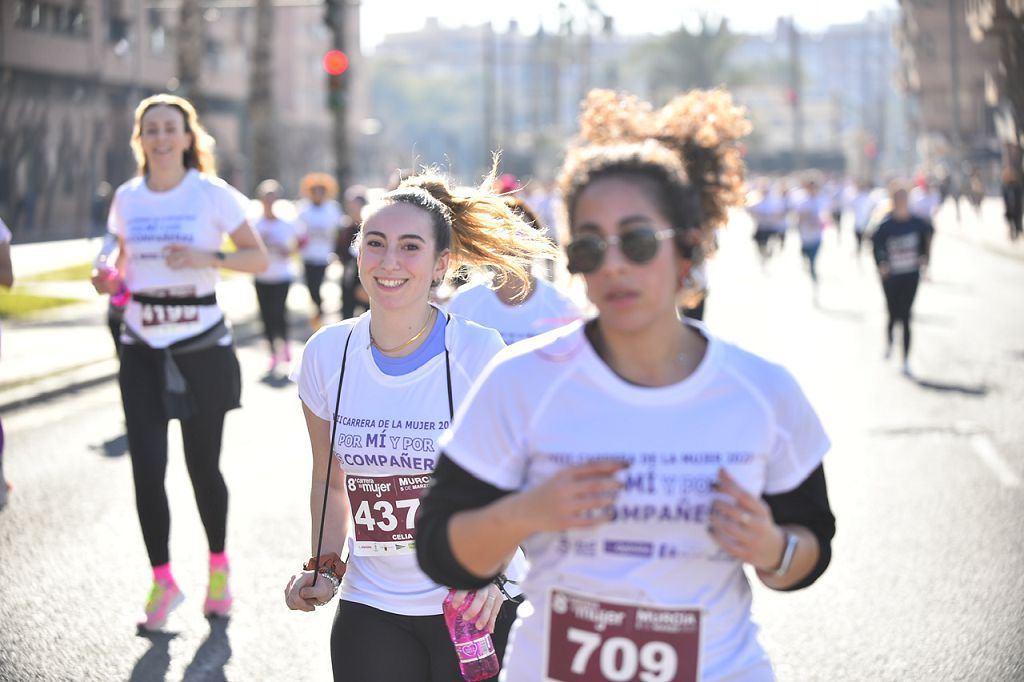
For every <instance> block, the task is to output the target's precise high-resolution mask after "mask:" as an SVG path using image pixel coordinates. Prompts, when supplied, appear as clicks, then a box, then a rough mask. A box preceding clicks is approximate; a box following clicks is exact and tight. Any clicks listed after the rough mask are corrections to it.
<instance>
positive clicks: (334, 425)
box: [311, 332, 352, 587]
mask: <svg viewBox="0 0 1024 682" xmlns="http://www.w3.org/2000/svg"><path fill="white" fill-rule="evenodd" d="M351 340H352V332H349V333H348V336H347V337H345V350H344V351H342V353H341V375H340V376H339V377H338V395H337V397H335V399H334V418H333V419H332V420H331V442H330V444H329V446H328V448H327V481H326V482H325V483H324V503H323V506H321V507H320V531H319V532H318V533H317V538H316V563H315V564H314V565H313V584H312V585H311V587H315V586H316V577H317V576H318V575H319V574H320V550H321V549H323V546H324V520H325V519H326V518H327V494H328V493H329V492H330V490H331V469H332V465H333V464H334V439H335V438H336V437H337V435H338V411H339V408H340V407H341V384H342V383H343V382H344V381H345V364H346V363H347V362H348V343H349V341H351Z"/></svg>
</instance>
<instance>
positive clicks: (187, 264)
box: [164, 244, 217, 270]
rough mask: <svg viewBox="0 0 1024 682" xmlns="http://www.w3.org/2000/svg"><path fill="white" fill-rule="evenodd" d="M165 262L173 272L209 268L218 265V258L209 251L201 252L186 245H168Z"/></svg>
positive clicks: (165, 249) (165, 248)
mask: <svg viewBox="0 0 1024 682" xmlns="http://www.w3.org/2000/svg"><path fill="white" fill-rule="evenodd" d="M164 262H165V263H167V267H169V268H170V269H171V270H184V269H185V268H208V267H210V266H212V265H215V264H216V263H217V257H216V255H215V254H213V253H211V252H209V251H199V250H198V249H193V248H192V247H191V246H186V245H185V244H168V245H167V246H165V247H164Z"/></svg>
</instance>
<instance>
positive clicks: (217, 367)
mask: <svg viewBox="0 0 1024 682" xmlns="http://www.w3.org/2000/svg"><path fill="white" fill-rule="evenodd" d="M176 362H177V364H178V367H179V369H180V370H181V373H182V375H184V377H185V380H186V382H187V383H188V386H189V391H190V393H192V394H193V396H194V397H195V399H196V404H197V413H196V414H195V416H193V417H191V418H189V419H183V420H181V436H182V441H183V443H184V449H185V464H186V466H187V468H188V474H189V477H190V478H191V479H192V489H193V491H194V492H195V498H196V504H197V505H198V507H199V517H200V519H201V520H202V522H203V527H204V528H205V529H206V537H207V541H208V543H209V547H210V551H211V552H223V551H224V540H225V535H226V530H227V514H228V489H227V485H226V484H225V483H224V477H223V476H222V475H221V472H220V468H219V463H220V449H221V434H222V430H223V425H224V413H225V412H226V411H227V410H229V409H231V408H232V407H235V406H237V390H235V389H233V388H232V387H231V385H232V384H236V382H237V380H238V379H237V376H238V362H237V360H236V359H235V357H234V350H233V349H232V348H231V347H230V346H222V347H216V348H210V349H207V350H202V351H196V352H194V353H188V354H185V355H180V356H176ZM162 377H163V363H162V360H161V352H160V351H155V350H153V349H151V348H148V347H146V346H141V345H138V344H125V345H124V346H122V351H121V372H120V385H121V399H122V402H123V403H124V417H125V424H126V426H127V432H128V450H129V452H130V453H131V460H132V476H133V478H134V480H135V506H136V509H137V510H138V513H139V523H140V525H141V526H142V537H143V540H144V541H145V543H146V552H147V553H148V554H149V561H150V564H151V565H153V566H160V565H162V564H166V563H167V562H168V561H170V552H169V550H168V539H169V536H170V528H171V518H170V511H169V508H168V504H167V490H166V489H165V487H164V477H165V474H166V472H167V422H168V419H167V417H166V414H165V412H164V404H163V397H162Z"/></svg>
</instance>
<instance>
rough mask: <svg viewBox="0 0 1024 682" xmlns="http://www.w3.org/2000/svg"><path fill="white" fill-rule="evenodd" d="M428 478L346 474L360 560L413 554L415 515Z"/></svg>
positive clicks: (425, 476)
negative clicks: (365, 557)
mask: <svg viewBox="0 0 1024 682" xmlns="http://www.w3.org/2000/svg"><path fill="white" fill-rule="evenodd" d="M429 482H430V474H422V475H416V474H412V475H409V474H399V475H393V476H359V475H353V474H348V475H347V477H346V481H345V489H346V490H347V491H348V501H349V504H351V505H352V520H353V526H352V527H353V529H354V531H355V553H356V554H358V555H360V556H397V555H400V554H415V553H416V542H415V540H414V536H415V532H416V512H417V510H419V508H420V496H421V495H422V494H423V491H424V490H426V488H427V484H428V483H429Z"/></svg>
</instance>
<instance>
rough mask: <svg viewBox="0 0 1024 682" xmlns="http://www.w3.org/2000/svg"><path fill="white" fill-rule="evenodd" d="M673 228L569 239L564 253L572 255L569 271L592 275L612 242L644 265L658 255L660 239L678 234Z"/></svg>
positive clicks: (635, 261)
mask: <svg viewBox="0 0 1024 682" xmlns="http://www.w3.org/2000/svg"><path fill="white" fill-rule="evenodd" d="M675 233H676V231H675V230H674V229H671V228H669V229H665V230H655V229H654V228H651V227H638V228H636V229H633V230H629V231H628V232H623V233H622V234H621V235H619V234H613V235H609V236H607V237H599V236H597V235H586V236H583V237H579V238H577V239H574V240H573V241H571V242H569V243H568V244H567V245H566V247H565V253H566V255H567V256H568V258H569V263H568V267H569V272H571V273H572V274H574V275H577V274H579V275H589V274H590V273H592V272H595V271H596V270H597V269H598V268H600V267H601V264H602V263H604V255H605V253H607V251H608V247H610V246H618V247H619V250H620V251H622V255H623V256H625V257H626V258H627V259H628V260H629V261H630V262H632V263H636V264H637V265H642V264H644V263H647V262H650V261H651V260H652V259H653V258H654V257H655V256H656V255H658V242H660V241H662V240H664V239H669V238H671V237H672V236H673V235H675Z"/></svg>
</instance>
